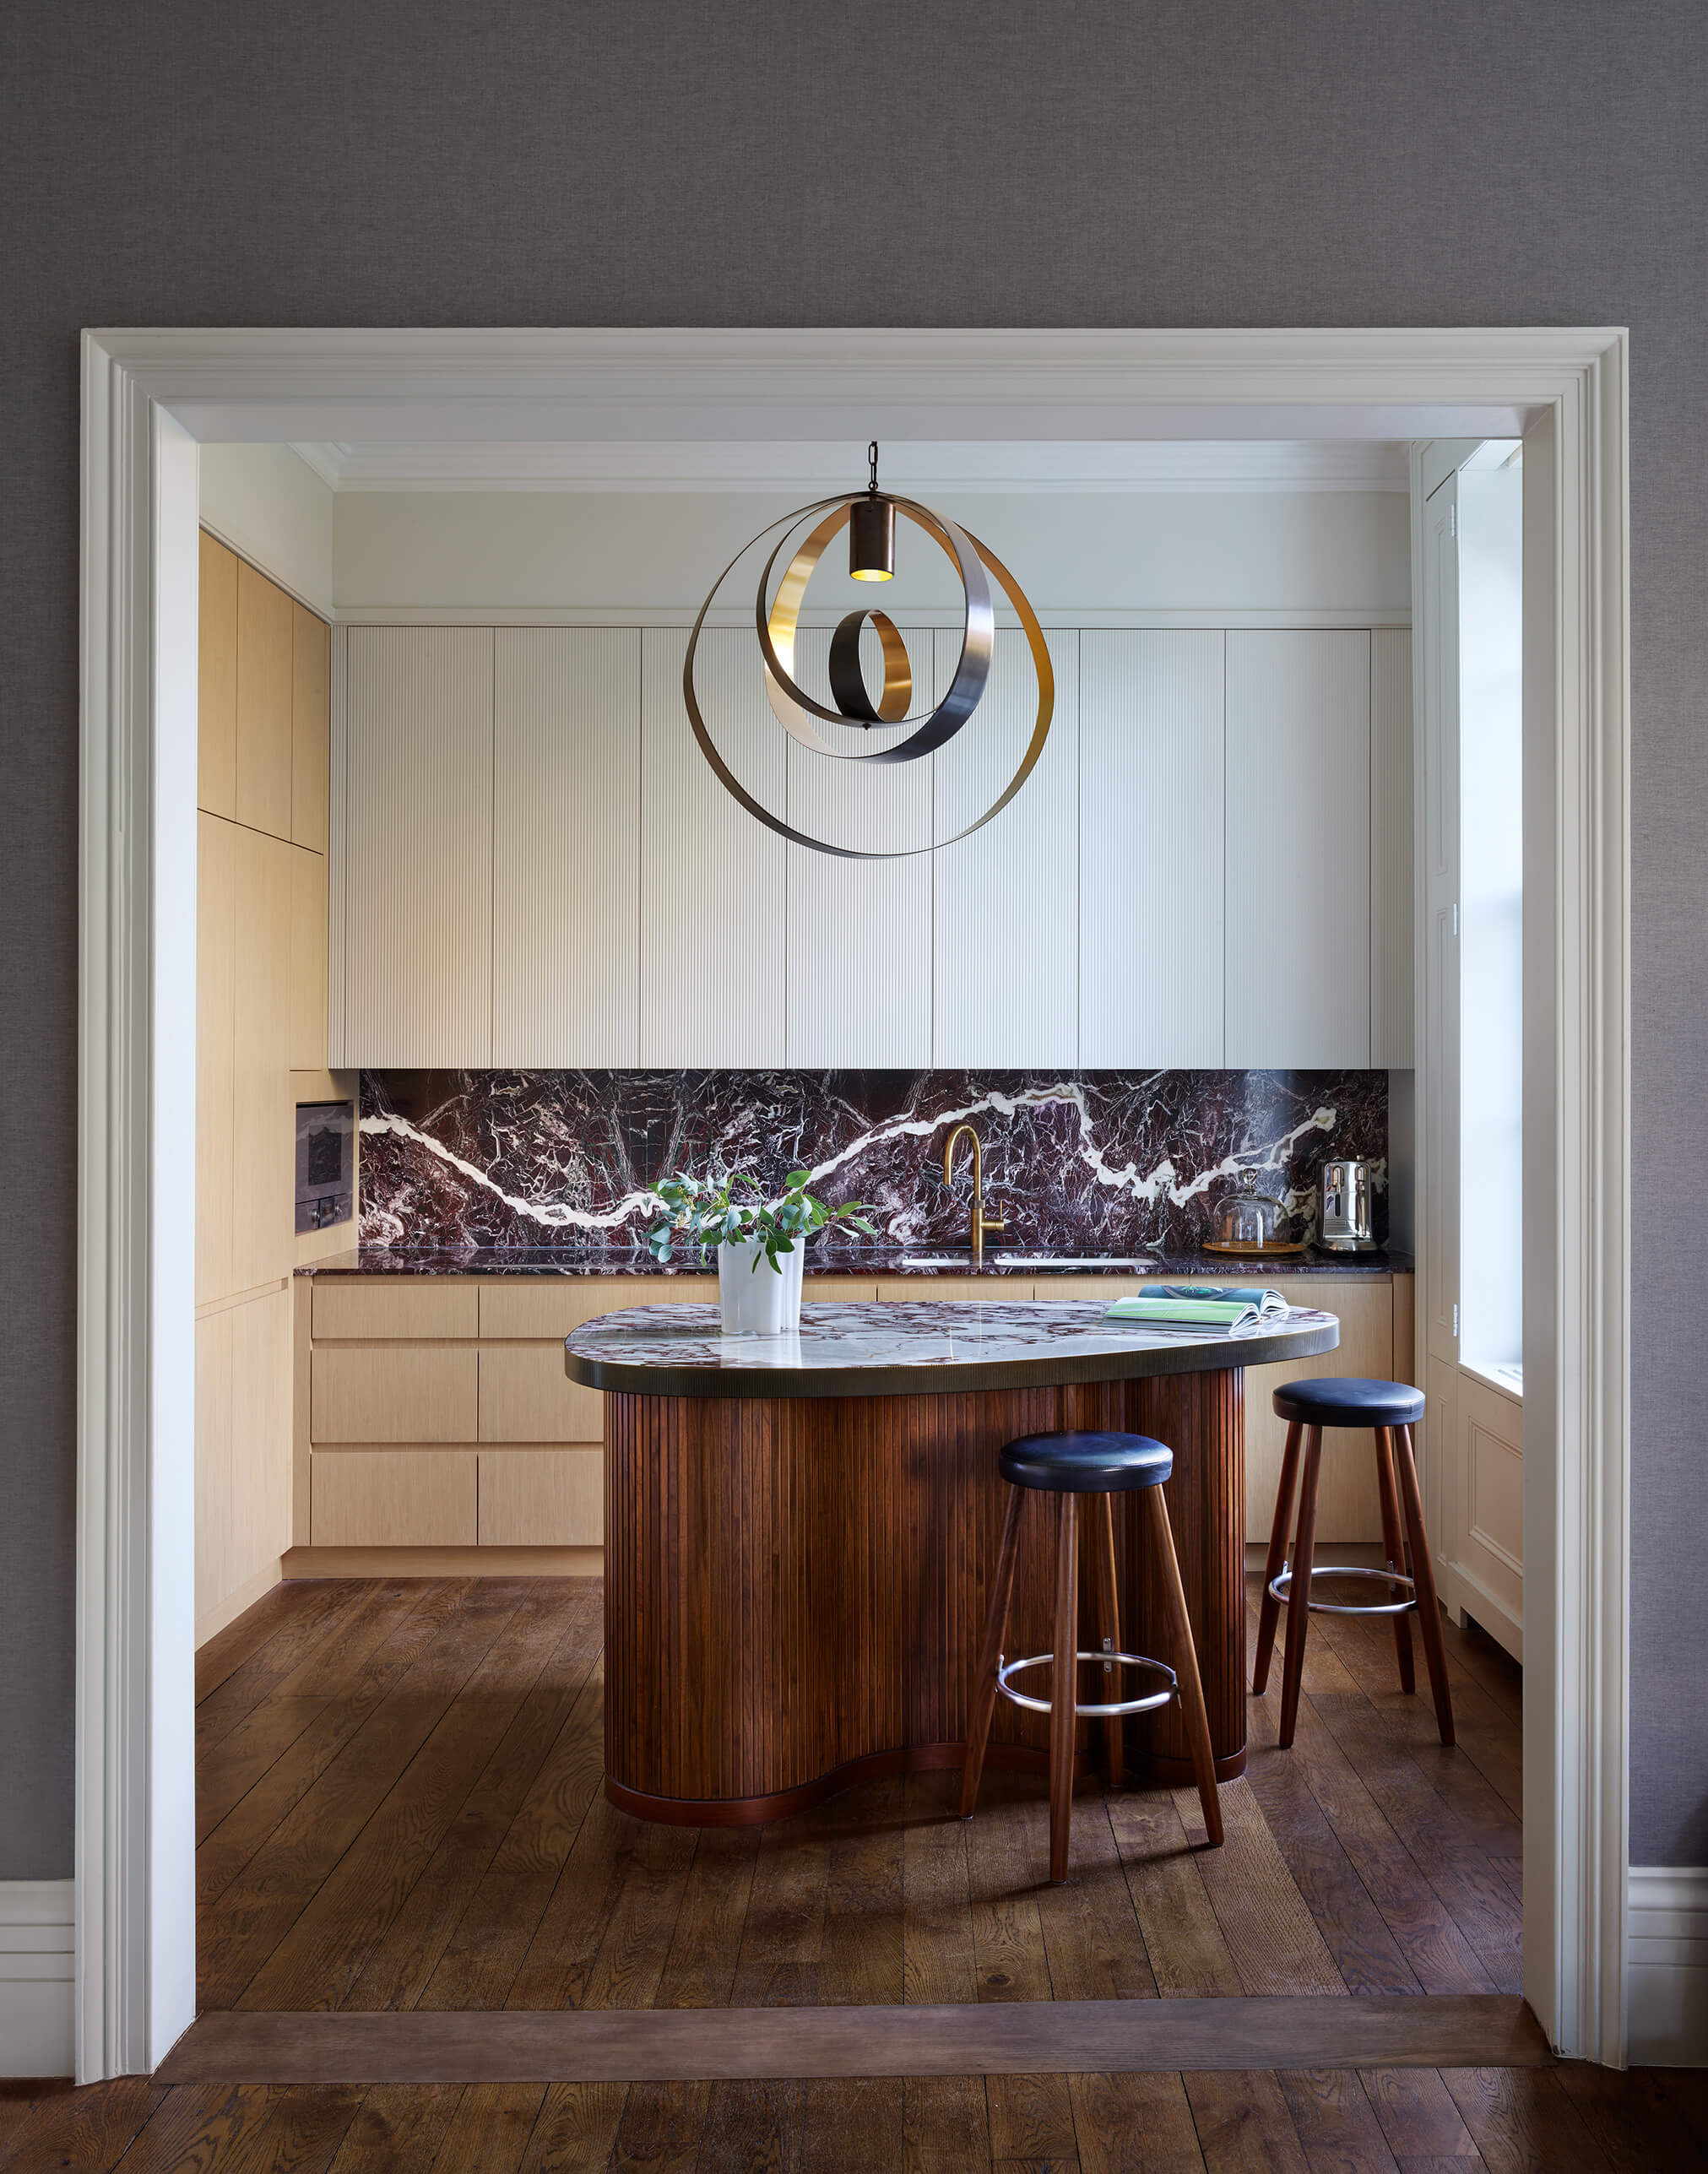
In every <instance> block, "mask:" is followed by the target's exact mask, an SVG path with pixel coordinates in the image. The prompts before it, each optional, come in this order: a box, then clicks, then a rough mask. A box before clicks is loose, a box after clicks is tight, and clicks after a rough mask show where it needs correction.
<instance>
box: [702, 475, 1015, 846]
mask: <svg viewBox="0 0 1708 2174" xmlns="http://www.w3.org/2000/svg"><path fill="white" fill-rule="evenodd" d="M853 502H854V501H853V499H852V498H850V497H843V498H821V499H819V500H818V501H816V503H815V504H813V505H811V506H803V507H800V508H799V509H798V510H797V511H796V512H794V513H789V514H785V515H784V517H783V519H782V520H781V521H780V522H778V521H773V523H771V524H770V526H769V527H767V528H765V529H761V531H760V532H759V535H758V536H756V537H754V538H753V539H751V541H750V542H748V543H746V544H744V545H742V547H741V549H740V550H739V551H738V552H737V553H736V554H735V557H734V558H733V559H731V560H730V561H729V565H728V566H726V567H724V571H723V572H722V573H720V574H719V575H718V578H717V580H716V581H715V582H714V583H713V584H712V588H711V590H710V592H709V593H708V596H707V598H706V600H705V602H704V603H703V604H702V605H701V606H700V609H699V611H698V612H697V615H696V616H695V620H694V625H693V629H692V631H691V633H690V634H689V637H688V648H687V653H686V656H685V657H684V659H683V660H682V701H683V703H684V706H685V707H686V710H687V713H688V723H689V724H690V726H691V728H692V729H693V734H694V738H695V740H696V741H697V743H698V745H699V749H700V752H701V753H702V755H703V756H705V758H706V760H707V762H708V764H709V765H710V766H711V768H712V771H713V774H714V775H715V776H716V778H718V783H720V784H721V785H722V786H723V787H724V790H725V792H727V793H728V794H729V796H730V798H731V799H732V800H735V801H737V802H738V803H739V804H740V805H741V806H742V807H744V808H745V809H746V811H747V812H748V814H749V815H750V816H752V817H753V818H754V820H755V821H757V822H762V823H763V824H764V826H765V827H766V828H767V830H769V831H773V832H775V833H776V834H777V835H778V837H779V838H785V839H787V840H788V842H789V843H790V844H791V845H800V846H805V847H807V848H809V849H810V850H811V851H812V852H814V853H827V854H832V855H833V856H834V857H835V858H836V859H839V860H911V859H914V857H915V856H916V855H917V854H922V853H935V852H936V851H938V850H939V848H941V847H942V846H946V845H957V844H958V843H960V841H961V840H962V838H971V837H972V835H973V832H974V831H979V830H983V829H984V826H985V824H986V823H988V822H990V821H994V820H995V817H996V816H1000V814H1001V812H1002V811H1003V810H1004V809H1005V808H1006V806H1007V805H1008V804H1009V802H1010V801H1011V800H1012V799H1013V798H1014V796H1015V794H1017V792H1018V791H1019V790H1020V789H1021V787H1022V785H1023V784H1024V783H1026V781H1027V779H1028V778H1029V777H1030V776H1031V775H1032V773H1033V771H1034V770H1035V769H1036V768H1037V767H1038V761H1039V759H1040V757H1041V756H1043V753H1044V743H1045V742H1046V740H1048V739H1049V727H1050V720H1051V718H1053V717H1054V715H1055V671H1054V670H1053V669H1052V667H1051V664H1050V660H1049V644H1048V643H1047V642H1045V640H1044V629H1043V628H1042V627H1041V626H1039V625H1038V615H1037V613H1036V612H1035V611H1033V608H1032V606H1031V604H1030V603H1028V600H1027V597H1026V594H1025V592H1024V590H1022V588H1021V587H1020V584H1019V583H1017V581H1016V580H1015V578H1014V577H1013V575H1012V574H1011V573H1010V572H1009V571H1008V569H1007V567H1005V566H1004V565H1003V563H1002V561H1001V560H1000V559H999V558H998V557H997V556H996V555H995V552H994V551H992V550H989V549H988V548H987V547H986V545H984V544H982V543H980V542H979V539H977V537H975V536H973V534H971V533H970V532H969V531H968V530H966V529H957V530H955V531H954V534H955V536H956V537H958V538H959V539H962V541H964V543H965V544H966V545H967V546H968V552H969V556H973V559H974V562H975V563H976V564H977V565H978V566H979V571H980V572H981V573H983V572H984V571H985V570H986V569H988V570H989V572H990V575H991V576H992V577H994V579H995V581H996V583H998V585H999V586H1000V588H1001V590H1002V592H1003V594H1004V595H1006V597H1007V599H1008V601H1009V602H1010V604H1012V605H1013V607H1014V610H1015V613H1016V615H1017V617H1018V619H1019V621H1020V624H1021V627H1022V631H1023V632H1024V633H1025V636H1026V642H1027V647H1028V649H1029V650H1030V652H1031V654H1032V667H1033V671H1034V673H1035V674H1036V675H1037V678H1038V710H1037V714H1036V716H1035V718H1034V719H1033V727H1032V734H1031V737H1030V738H1029V739H1028V741H1027V744H1026V751H1025V752H1024V753H1023V754H1022V756H1021V758H1020V761H1019V762H1018V764H1017V766H1016V767H1015V771H1014V773H1013V775H1012V776H1011V778H1009V780H1008V783H1006V785H1005V786H1004V787H1003V789H1002V790H1001V791H1000V793H999V794H997V796H996V798H995V800H993V801H992V802H991V803H990V806H989V807H988V808H986V809H985V811H984V814H983V815H981V816H976V817H975V818H974V819H973V821H971V822H970V823H968V824H967V825H966V826H965V827H963V828H962V829H960V830H958V831H957V832H954V834H953V835H952V837H950V838H941V839H938V840H935V842H934V843H931V844H930V845H914V846H904V847H903V848H900V849H898V850H897V851H892V852H881V853H880V852H870V851H868V850H866V849H865V848H861V847H858V846H849V845H832V843H830V841H829V840H828V839H827V838H815V837H814V836H813V835H812V834H811V832H810V831H802V830H797V829H796V828H795V827H794V825H793V824H791V823H788V822H785V821H784V819H783V818H782V816H777V815H773V813H772V811H771V810H770V809H769V808H767V806H766V805H765V804H764V802H763V801H762V800H757V799H756V798H755V796H754V795H753V794H751V793H750V792H749V791H748V790H747V788H746V786H745V785H744V784H743V783H741V781H740V778H738V777H737V776H736V775H735V772H734V771H733V770H732V769H731V768H730V767H729V764H728V763H727V762H725V761H724V757H723V756H722V755H720V754H719V753H718V747H717V743H716V742H715V741H714V740H713V737H712V735H711V733H710V731H709V730H708V728H707V724H706V720H705V718H704V716H703V715H702V712H701V708H700V703H699V698H698V697H697V695H696V693H695V691H694V659H695V656H696V654H697V652H698V649H699V646H700V636H701V633H702V631H703V629H704V627H705V624H706V615H707V614H708V612H709V611H710V610H711V609H712V606H713V603H714V602H715V600H716V599H717V595H718V590H719V589H720V588H723V586H724V583H725V582H726V581H727V580H728V579H729V576H730V574H731V573H732V572H734V571H735V567H736V565H737V564H738V562H739V561H740V560H741V558H742V557H743V556H745V555H746V553H747V552H748V551H749V550H751V549H752V547H753V545H754V544H755V543H757V542H758V541H760V539H761V538H762V537H765V536H767V535H769V534H771V533H772V530H773V529H778V528H782V529H784V532H785V533H784V542H786V541H787V540H788V536H789V534H790V533H792V532H793V531H794V529H797V528H798V527H799V526H800V523H801V522H802V521H804V520H806V519H808V518H810V517H811V515H813V514H815V513H822V514H826V517H827V518H825V519H824V520H822V521H821V522H820V523H819V524H818V526H817V527H816V529H814V530H813V532H812V534H811V535H810V536H809V537H808V538H807V539H806V541H805V543H804V544H803V545H801V546H800V550H799V551H797V552H796V554H795V556H794V558H793V559H792V560H791V561H790V562H789V569H788V572H786V573H785V575H784V580H783V583H781V584H780V585H779V588H778V599H777V602H776V603H775V604H773V607H772V610H771V612H770V613H769V614H767V612H766V610H765V590H766V587H767V584H768V581H769V576H770V570H771V567H773V565H774V564H775V563H776V561H777V559H778V556H779V555H780V553H781V551H782V548H783V545H781V544H779V545H778V547H777V549H776V550H773V553H772V555H771V557H770V559H769V560H768V561H767V566H766V573H765V577H764V578H762V581H761V583H760V590H759V632H760V648H761V651H762V653H763V654H764V655H765V659H766V661H765V669H764V680H765V691H766V696H767V699H768V700H769V702H770V703H771V707H772V708H773V712H775V713H776V715H777V718H778V722H779V723H780V724H783V725H784V728H785V729H786V730H787V731H788V732H789V735H791V737H792V738H794V739H795V740H799V741H800V744H801V745H803V746H805V747H807V748H809V749H811V751H812V752H813V753H814V754H817V755H827V756H831V757H832V759H833V760H835V761H838V762H911V761H914V760H916V759H917V758H918V756H921V755H925V754H929V753H930V752H931V751H932V750H933V749H934V748H935V747H938V746H941V745H942V744H943V742H944V741H945V740H948V739H950V738H951V737H952V735H953V734H954V733H956V732H957V731H958V730H959V729H960V728H961V726H962V724H965V723H966V721H967V718H968V717H969V716H970V715H971V714H972V707H973V706H976V702H977V700H978V697H977V696H975V697H974V698H973V705H969V706H968V708H967V709H966V711H965V712H964V713H962V714H960V715H958V716H956V717H955V718H954V721H953V723H952V724H946V727H945V729H942V730H941V731H934V734H933V737H932V738H931V740H930V745H924V746H922V745H918V742H919V740H920V738H921V736H922V735H923V734H924V733H925V732H926V731H928V730H932V729H934V728H935V727H936V726H937V725H938V724H940V721H941V720H942V714H943V712H944V710H945V709H946V708H947V707H949V704H948V697H945V699H944V701H943V702H941V703H940V704H939V705H938V706H937V708H936V709H935V711H933V712H932V713H931V714H930V716H929V717H927V718H924V720H923V722H922V724H921V726H920V728H919V731H916V732H914V733H911V734H909V735H908V738H907V739H906V740H903V741H902V742H900V743H899V744H898V745H897V746H895V747H879V748H873V749H872V750H870V751H869V752H854V753H845V752H844V751H843V750H842V749H840V748H837V747H832V746H831V745H830V744H829V743H828V742H827V741H826V740H823V739H821V736H820V735H819V734H818V733H817V732H816V731H815V730H814V729H813V728H812V726H811V724H808V722H807V719H806V717H805V713H804V709H803V707H797V705H796V704H795V703H794V701H792V700H791V699H790V696H789V694H785V693H784V686H783V684H780V683H779V680H778V678H777V677H776V676H774V675H773V670H772V665H771V659H772V657H773V655H776V654H777V651H778V650H779V649H781V648H783V647H784V642H786V646H787V648H788V650H789V662H790V663H791V664H792V663H793V661H794V657H793V651H794V632H795V626H796V624H797V622H798V620H799V616H800V597H801V594H803V593H804V592H805V587H806V583H807V581H808V580H809V579H810V578H811V572H812V568H813V567H815V566H816V564H817V563H818V560H819V558H820V557H821V556H822V553H823V550H824V548H825V545H827V544H828V543H829V542H830V540H831V539H832V537H833V536H835V535H836V534H838V531H839V530H840V529H842V528H843V525H844V524H845V523H846V522H847V520H848V518H849V507H850V506H851V505H852V504H853ZM896 503H897V506H899V507H903V508H904V509H905V510H906V511H907V512H908V515H909V517H910V518H912V517H914V516H915V515H922V516H924V518H922V519H919V522H918V525H919V527H920V528H922V529H924V530H925V531H926V533H927V534H929V535H931V536H933V537H934V538H935V540H936V541H937V542H938V543H939V544H940V545H941V547H942V548H943V550H945V551H946V553H947V555H948V556H950V557H951V558H952V559H953V560H955V561H956V563H957V568H958V567H959V566H960V563H961V561H960V556H959V553H958V552H957V550H956V549H955V545H954V541H953V539H952V537H951V535H950V533H949V532H950V531H951V529H953V526H954V524H953V523H949V522H944V521H941V520H940V518H939V517H938V516H937V515H935V514H934V513H932V512H930V508H929V507H923V506H915V504H914V501H912V500H910V499H897V501H896ZM827 509H829V510H828V511H827ZM815 546H816V548H815ZM809 552H811V560H810V562H807V563H805V565H803V561H806V559H807V554H808V553H809ZM797 568H800V583H799V588H794V589H791V588H790V584H791V583H792V581H793V580H794V577H795V574H796V571H797ZM983 586H984V608H985V612H986V614H987V615H989V613H990V591H989V588H988V585H983ZM786 592H787V593H788V602H787V604H785V593H786ZM779 607H783V608H784V616H783V617H782V618H781V619H778V609H779ZM881 616H882V615H881V614H877V613H874V614H872V615H871V617H872V619H873V621H874V624H876V621H877V620H878V619H879V618H880V617H881ZM767 621H771V622H774V623H775V626H776V630H777V632H778V634H780V635H782V636H783V637H784V642H777V643H775V647H773V642H774V637H773V631H772V625H771V624H768V623H767ZM878 631H879V638H880V640H881V641H884V638H885V637H884V634H883V630H882V628H881V627H880V628H879V630H878ZM891 631H892V632H895V629H894V626H893V622H891ZM993 637H994V618H992V619H990V621H989V623H988V625H987V629H986V642H988V643H989V645H990V648H994V638H993ZM896 639H897V643H898V644H900V646H901V647H902V648H903V654H904V655H905V648H906V645H905V644H904V643H901V637H900V635H899V633H897V634H896ZM978 647H979V643H978V641H977V637H976V632H975V626H974V624H973V610H972V599H971V596H970V594H969V596H968V615H967V624H966V626H964V628H963V632H962V647H961V660H960V664H957V671H956V681H957V682H959V681H960V680H961V679H962V668H963V667H964V666H965V665H966V664H967V662H968V649H969V648H973V649H974V650H975V652H976V649H977V648H978ZM885 659H886V670H885V699H886V702H888V701H889V700H890V697H891V684H890V683H891V672H892V664H891V653H890V650H889V647H888V643H887V642H885ZM781 663H782V659H781V657H780V655H779V656H778V664H779V665H781ZM976 669H978V668H977V667H976V666H975V670H976ZM989 670H990V654H989V650H988V649H987V653H986V654H985V657H984V664H983V668H982V670H979V695H982V694H983V692H984V680H985V678H986V676H987V675H988V673H989ZM909 676H910V677H911V674H910V675H909ZM782 680H783V681H784V682H786V684H787V686H789V690H790V691H791V693H799V692H800V690H799V689H797V688H795V687H794V681H793V680H792V679H791V678H790V677H789V674H788V672H787V671H786V670H784V671H783V673H782ZM862 691H864V684H863V685H862ZM953 691H954V686H953V684H952V686H951V692H953ZM801 702H802V704H803V705H804V706H805V708H809V709H811V711H812V712H813V713H814V714H815V715H816V716H819V717H822V718H825V719H826V720H827V722H828V723H831V724H861V723H865V722H866V720H865V719H864V718H859V717H854V718H849V716H847V715H846V714H845V713H838V712H836V711H834V710H827V709H825V708H823V707H821V706H820V705H819V704H818V703H816V702H811V700H810V698H808V697H805V696H802V697H801ZM869 703H870V698H868V704H869ZM957 707H958V705H957ZM879 717H880V720H881V722H884V723H897V724H899V723H904V722H906V719H905V718H887V717H885V715H884V711H883V707H882V706H880V709H879Z"/></svg>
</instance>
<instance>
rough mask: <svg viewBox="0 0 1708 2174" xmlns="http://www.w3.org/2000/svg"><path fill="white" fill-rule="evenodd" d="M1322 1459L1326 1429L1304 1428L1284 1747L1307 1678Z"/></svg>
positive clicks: (1285, 1670) (1285, 1669)
mask: <svg viewBox="0 0 1708 2174" xmlns="http://www.w3.org/2000/svg"><path fill="white" fill-rule="evenodd" d="M1321 1462H1322V1429H1321V1428H1320V1427H1307V1428H1306V1429H1305V1430H1304V1481H1303V1483H1302V1484H1301V1486H1300V1488H1299V1540H1298V1543H1297V1544H1296V1546H1295V1547H1294V1548H1293V1582H1292V1584H1291V1585H1290V1586H1288V1589H1287V1593H1288V1601H1287V1658H1286V1660H1285V1661H1284V1662H1283V1663H1282V1671H1281V1748H1282V1750H1283V1751H1285V1750H1286V1749H1287V1748H1288V1745H1289V1744H1290V1743H1292V1742H1293V1730H1294V1729H1295V1728H1296V1727H1297V1726H1298V1724H1299V1685H1300V1683H1302V1682H1303V1681H1304V1640H1305V1634H1306V1632H1307V1631H1308V1629H1309V1626H1310V1572H1311V1565H1312V1564H1313V1563H1314V1562H1315V1559H1316V1475H1317V1467H1319V1466H1320V1464H1321Z"/></svg>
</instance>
